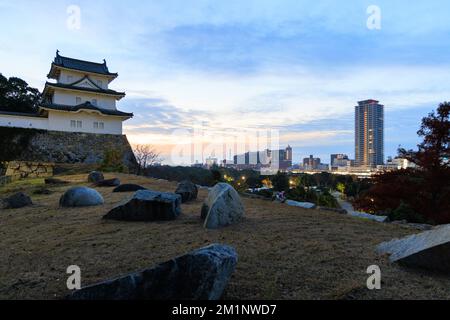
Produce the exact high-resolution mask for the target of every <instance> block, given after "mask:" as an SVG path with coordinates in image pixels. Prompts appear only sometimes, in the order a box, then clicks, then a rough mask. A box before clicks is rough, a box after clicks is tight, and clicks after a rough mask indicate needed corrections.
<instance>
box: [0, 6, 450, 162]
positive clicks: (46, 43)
mask: <svg viewBox="0 0 450 320" xmlns="http://www.w3.org/2000/svg"><path fill="white" fill-rule="evenodd" d="M74 6H75V7H74ZM374 6H375V9H376V10H375V11H374ZM74 8H75V11H74ZM77 10H79V11H77ZM78 12H79V15H78ZM448 12H450V2H448V1H444V0H442V1H437V0H436V1H433V0H430V1H426V2H425V1H422V2H420V3H419V2H417V3H416V2H414V4H412V2H411V1H401V0H397V1H380V0H371V1H363V0H361V1H325V0H323V1H320V0H315V1H302V0H295V1H294V0H292V1H280V0H277V1H275V0H273V1H267V0H254V1H243V0H239V1H234V0H228V1H218V0H215V1H195V0H190V1H171V0H168V1H167V0H166V1H137V0H136V1H133V0H128V1H114V0H109V1H84V0H83V1H76V0H73V1H64V0H63V1H61V0H58V1H56V0H55V1H50V0H43V1H31V0H30V1H20V0H17V1H5V0H0V24H1V28H0V73H2V74H3V75H5V76H18V77H21V78H23V79H24V80H26V81H27V82H28V83H29V84H30V85H32V86H34V87H37V88H39V89H40V90H42V89H43V86H44V83H45V81H46V75H47V73H48V71H49V69H50V63H51V61H52V60H53V58H54V56H55V51H56V49H59V50H60V53H61V55H64V56H69V57H73V58H79V59H83V60H91V61H98V62H101V61H102V60H103V59H106V60H107V62H108V66H109V69H110V71H112V72H118V73H119V77H118V78H117V79H116V80H115V81H114V82H113V83H112V84H111V88H113V89H116V90H119V91H126V93H127V96H126V98H124V99H123V100H121V101H120V102H119V103H118V108H119V109H120V110H123V111H126V112H133V113H134V115H135V116H134V118H133V119H131V120H128V121H126V122H125V123H124V133H125V134H127V136H128V139H129V140H130V142H131V143H133V144H151V145H153V146H155V148H156V149H157V150H159V151H160V152H161V153H162V156H163V158H165V160H166V163H171V162H173V163H176V161H175V160H174V154H175V153H177V151H174V150H179V149H180V150H181V149H183V148H184V150H186V146H189V145H190V144H192V143H194V142H195V143H200V145H201V146H204V145H205V144H211V143H212V144H214V143H215V144H216V145H221V144H222V142H223V143H225V144H229V143H232V141H237V140H239V139H244V138H243V137H247V136H252V134H253V133H255V132H258V134H261V132H268V131H276V132H278V135H279V141H280V146H282V147H284V146H286V145H287V144H289V145H291V146H292V147H293V148H294V162H295V163H298V162H300V161H301V159H302V158H304V157H306V156H309V155H310V154H314V155H315V156H317V157H320V158H322V159H323V162H325V163H328V162H329V158H330V154H331V153H346V154H348V155H349V156H350V157H353V156H354V106H355V105H356V104H357V101H360V100H366V99H376V100H379V101H380V103H382V104H383V105H385V155H386V156H395V155H396V150H397V148H398V146H399V145H401V146H402V147H405V148H414V147H415V146H416V144H417V143H418V142H419V138H418V137H417V135H416V132H417V130H418V129H419V126H420V121H421V119H422V118H423V117H424V116H426V115H427V114H428V113H429V112H431V111H432V110H434V109H436V107H437V105H438V104H439V102H443V101H446V100H448V97H449V93H450V41H449V40H450V19H448ZM74 17H75V20H74ZM78 17H79V19H78ZM74 21H75V22H74ZM195 132H197V134H196V133H195ZM199 132H200V133H199ZM247 141H248V140H247ZM218 142H219V143H218ZM180 145H181V147H180ZM255 148H259V146H257V147H255ZM191 149H192V148H190V149H189V150H190V151H192V150H191ZM218 149H220V147H217V148H214V147H211V146H208V147H206V148H205V150H203V153H202V155H200V153H198V152H195V150H197V149H195V148H193V150H194V151H193V153H194V157H195V159H197V160H200V161H201V160H202V159H203V158H204V157H206V156H208V155H210V154H213V155H216V156H217V154H216V151H214V150H218ZM211 150H212V151H211ZM222 150H223V151H224V152H225V153H227V154H228V153H229V151H228V150H229V148H228V147H227V146H225V147H222ZM234 151H235V150H234ZM233 153H234V152H233ZM175 158H176V157H175ZM179 161H180V162H183V161H182V159H181V158H180V159H179Z"/></svg>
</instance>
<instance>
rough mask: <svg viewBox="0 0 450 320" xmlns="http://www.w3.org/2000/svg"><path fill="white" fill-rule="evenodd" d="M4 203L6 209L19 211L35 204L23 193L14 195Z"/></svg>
mask: <svg viewBox="0 0 450 320" xmlns="http://www.w3.org/2000/svg"><path fill="white" fill-rule="evenodd" d="M3 201H4V207H5V209H19V208H23V207H26V206H29V205H32V204H33V202H32V201H31V198H30V197H29V196H27V195H26V194H25V193H23V192H19V193H16V194H13V195H12V196H10V197H8V198H6V199H4V200H3Z"/></svg>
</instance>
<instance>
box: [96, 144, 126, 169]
mask: <svg viewBox="0 0 450 320" xmlns="http://www.w3.org/2000/svg"><path fill="white" fill-rule="evenodd" d="M100 170H102V171H105V172H125V165H124V164H123V158H122V154H121V152H119V151H118V150H115V149H109V150H107V151H105V153H104V158H103V162H102V164H101V166H100Z"/></svg>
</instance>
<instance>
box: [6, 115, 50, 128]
mask: <svg viewBox="0 0 450 320" xmlns="http://www.w3.org/2000/svg"><path fill="white" fill-rule="evenodd" d="M0 127H16V128H28V129H43V130H48V119H47V118H39V117H29V116H21V115H7V114H0Z"/></svg>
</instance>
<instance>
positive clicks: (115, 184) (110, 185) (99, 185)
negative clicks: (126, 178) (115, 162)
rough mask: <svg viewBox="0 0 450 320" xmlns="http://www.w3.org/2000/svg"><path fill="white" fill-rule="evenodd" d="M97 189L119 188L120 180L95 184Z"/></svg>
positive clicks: (108, 180) (102, 181)
mask: <svg viewBox="0 0 450 320" xmlns="http://www.w3.org/2000/svg"><path fill="white" fill-rule="evenodd" d="M95 185H96V186H97V187H118V186H120V180H119V179H117V178H113V179H107V180H101V181H98V182H96V183H95Z"/></svg>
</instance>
